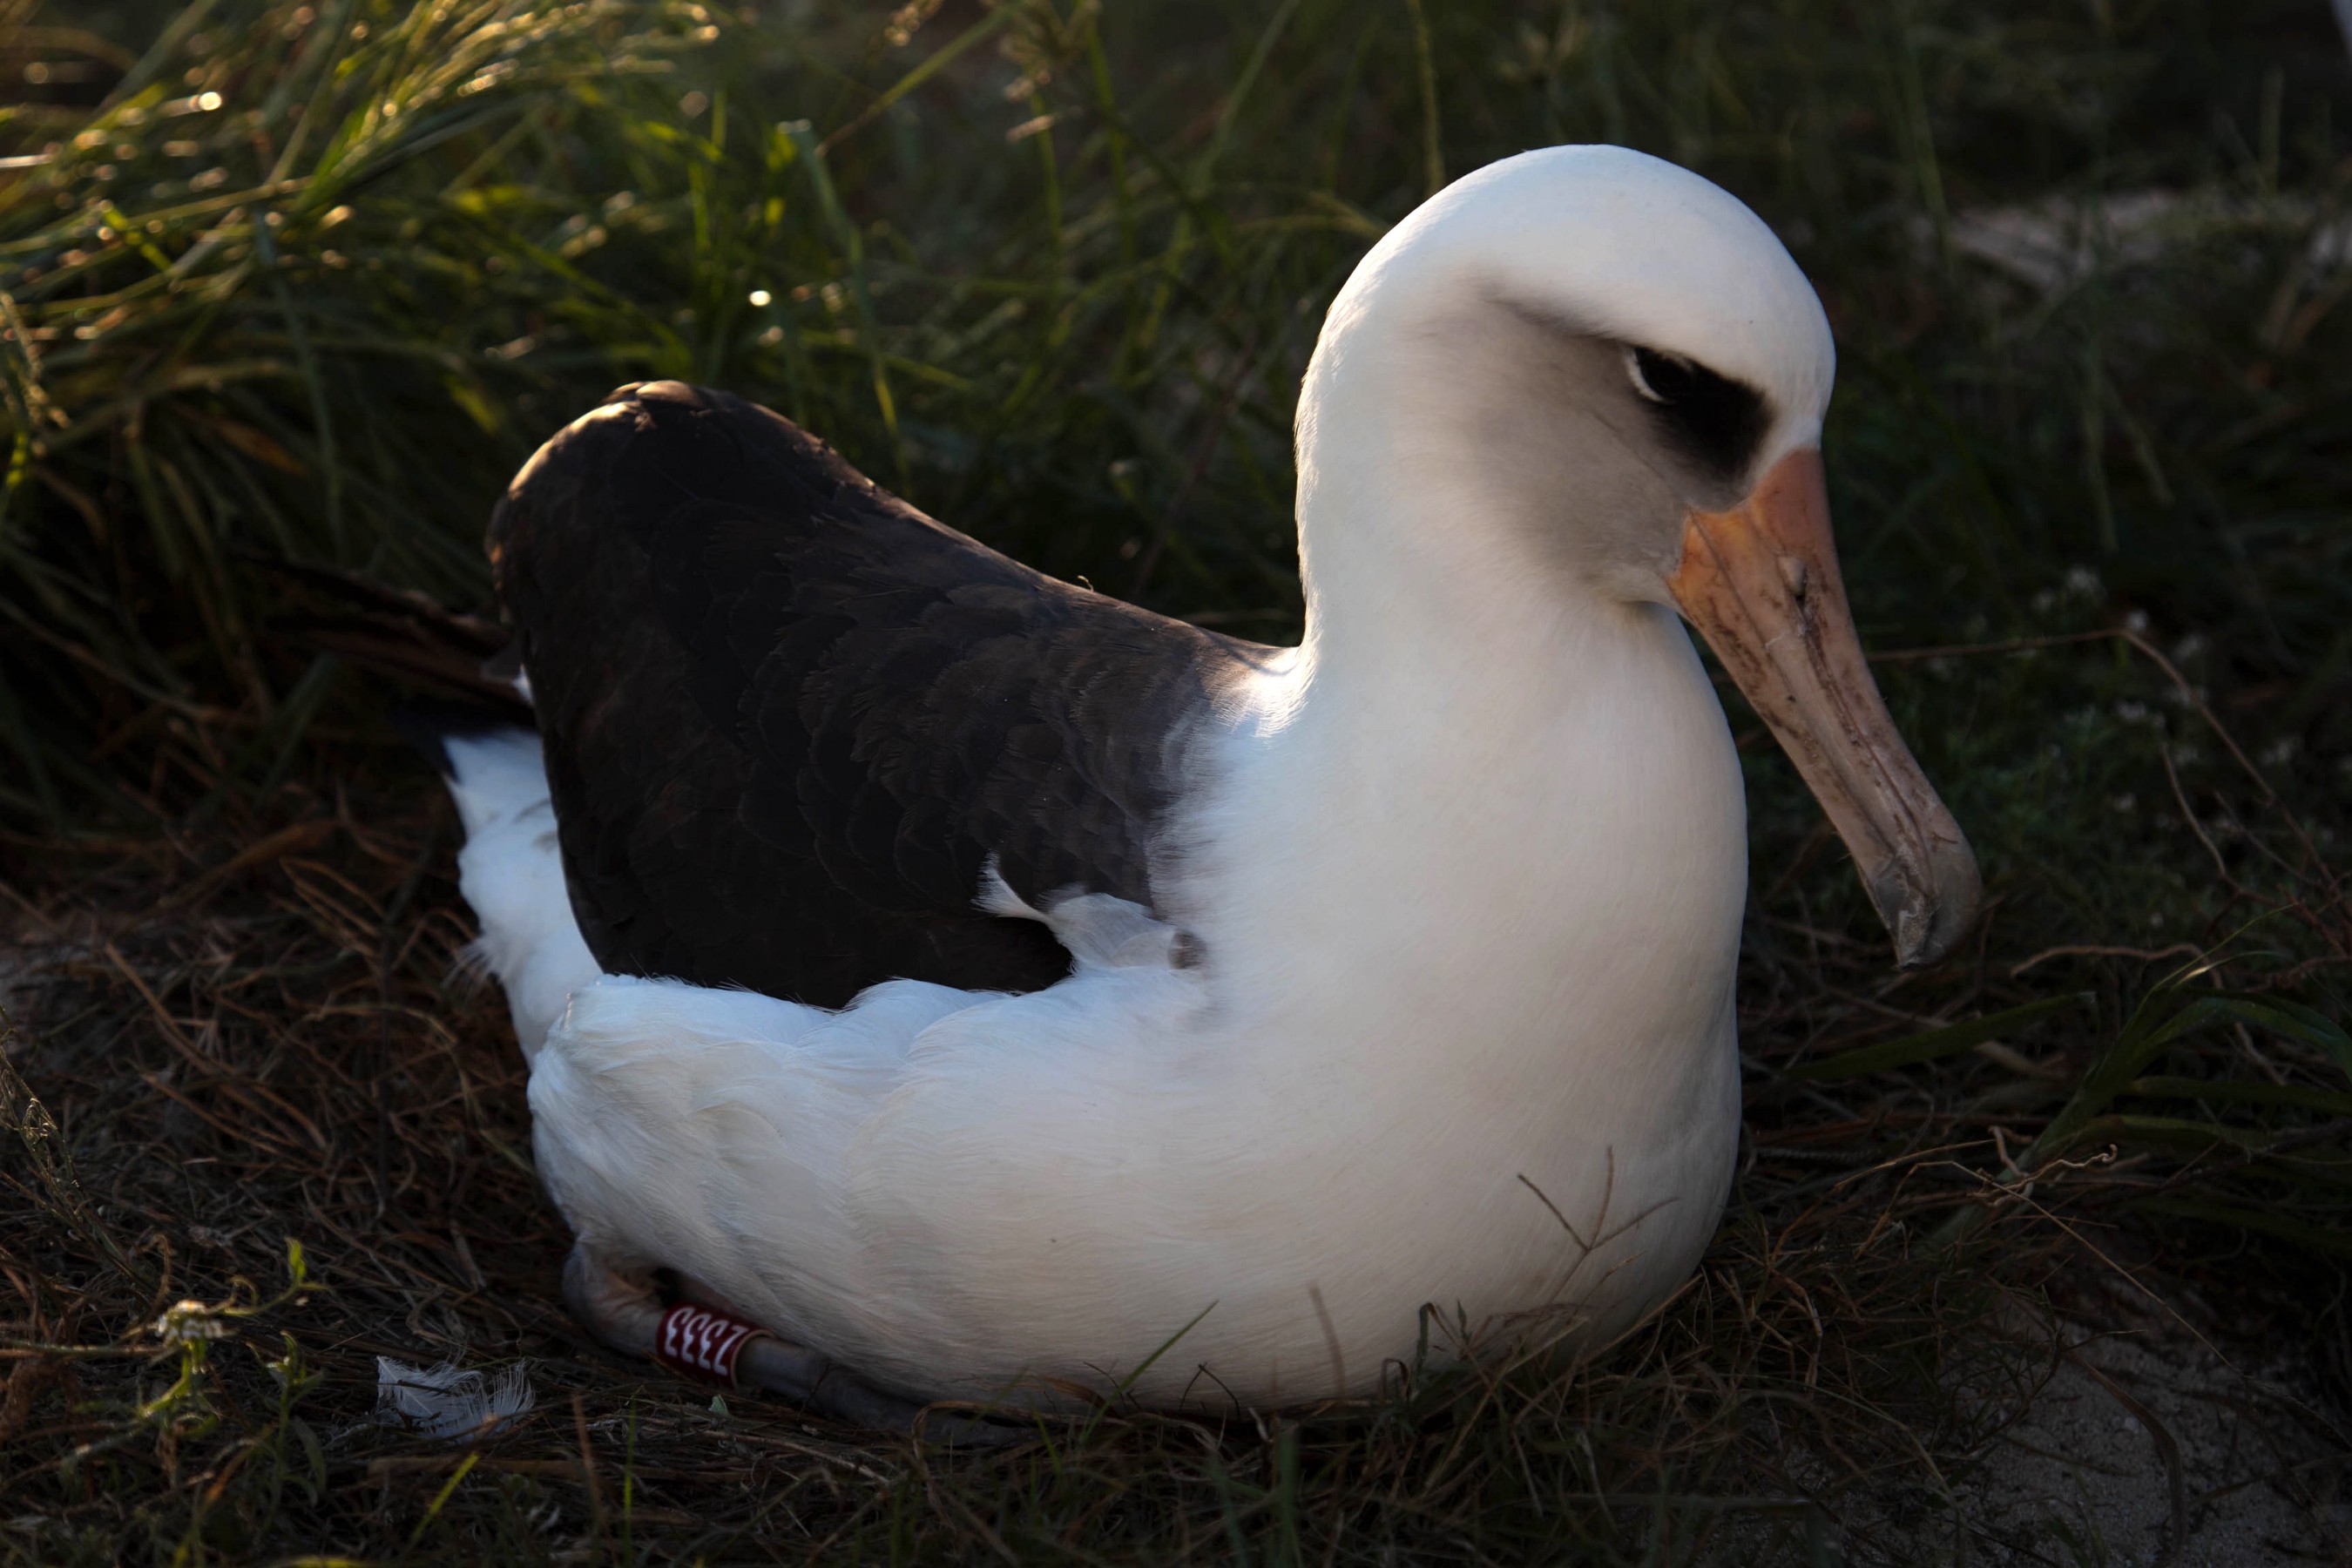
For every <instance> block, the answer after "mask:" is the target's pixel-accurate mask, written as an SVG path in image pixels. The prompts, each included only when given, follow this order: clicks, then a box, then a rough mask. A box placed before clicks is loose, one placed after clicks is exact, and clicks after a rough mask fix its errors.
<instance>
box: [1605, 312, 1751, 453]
mask: <svg viewBox="0 0 2352 1568" xmlns="http://www.w3.org/2000/svg"><path fill="white" fill-rule="evenodd" d="M1622 352H1623V353H1624V357H1625V379H1626V381H1627V382H1628V383H1630V384H1632V386H1633V390H1634V392H1635V393H1636V394H1638V395H1640V397H1641V399H1642V401H1643V402H1644V403H1647V404H1649V405H1650V406H1651V408H1652V410H1653V411H1654V415H1655V417H1656V422H1657V426H1658V429H1659V431H1660V433H1661V434H1662V435H1663V436H1664V437H1665V439H1666V440H1667V441H1668V442H1670V443H1671V444H1672V445H1674V446H1675V447H1680V448H1681V449H1682V450H1683V451H1684V452H1685V454H1686V455H1688V456H1689V457H1690V458H1692V459H1694V460H1695V461H1696V462H1697V463H1698V464H1699V465H1701V466H1702V467H1703V468H1707V469H1710V470H1712V471H1713V472H1715V473H1716V474H1717V475H1720V476H1722V477H1723V478H1725V479H1734V478H1737V477H1738V475H1739V474H1740V473H1741V472H1742V471H1743V470H1744V469H1745V468H1747V466H1748V459H1749V458H1752V457H1754V456H1755V453H1756V447H1757V445H1758V443H1759V442H1760V441H1761V440H1762V439H1763V437H1764V432H1765V430H1766V428H1767V427H1768V426H1769V425H1770V424H1771V422H1772V421H1771V409H1770V407H1769V405H1768V404H1767V403H1766V402H1765V399H1764V395H1763V394H1762V393H1760V392H1759V391H1757V390H1756V389H1755V388H1754V387H1752V386H1749V385H1748V384H1746V383H1745V382H1738V381H1734V380H1732V379H1731V378H1730V377H1729V376H1727V375H1723V374H1718V373H1717V372H1715V371H1712V370H1709V369H1707V367H1706V366H1705V365H1703V364H1700V363H1697V362H1696V361H1694V360H1686V359H1685V358H1683V357H1682V356H1681V355H1679V354H1670V353H1659V352H1658V351H1657V350H1656V349H1645V348H1643V347H1641V346H1639V345H1638V344H1634V343H1627V344H1625V345H1624V347H1623V351H1622Z"/></svg>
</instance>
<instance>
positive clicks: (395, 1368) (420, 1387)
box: [375, 1355, 539, 1442]
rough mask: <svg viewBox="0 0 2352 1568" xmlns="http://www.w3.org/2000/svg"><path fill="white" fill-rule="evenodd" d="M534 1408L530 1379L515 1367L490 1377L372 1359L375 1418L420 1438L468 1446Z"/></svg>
mask: <svg viewBox="0 0 2352 1568" xmlns="http://www.w3.org/2000/svg"><path fill="white" fill-rule="evenodd" d="M538 1403H539V1394H538V1393H537V1391H536V1390H534V1389H533V1388H532V1387H531V1385H530V1374H529V1373H526V1372H524V1370H523V1368H522V1366H521V1364H520V1363H516V1364H515V1365H513V1366H510V1367H508V1368H507V1369H506V1370H505V1371H503V1372H501V1373H499V1374H498V1375H497V1376H496V1377H494V1378H488V1379H486V1378H484V1377H483V1375H482V1374H481V1373H478V1372H476V1371H473V1370H472V1369H470V1368H467V1367H460V1366H459V1365H458V1364H457V1363H456V1362H443V1363H441V1364H440V1365H439V1366H433V1367H424V1366H411V1365H409V1364H408V1363H406V1362H403V1361H394V1360H393V1359H392V1357H390V1356H382V1355H380V1356H378V1357H376V1358H375V1418H376V1420H377V1421H379V1422H381V1423H383V1425H385V1426H404V1427H406V1428H407V1429H408V1430H409V1431H411V1432H414V1433H416V1434H417V1435H418V1436H425V1437H439V1438H444V1439H446V1440H447V1441H450V1442H470V1441H471V1440H473V1439H474V1438H477V1437H482V1436H488V1435H489V1434H490V1433H491V1432H493V1431H496V1430H497V1429H498V1428H499V1426H503V1425H505V1424H506V1423H507V1422H509V1421H511V1420H513V1419H514V1418H515V1417H516V1416H518V1415H522V1414H523V1413H524V1412H526V1411H528V1410H530V1407H531V1406H532V1405H536V1404H538Z"/></svg>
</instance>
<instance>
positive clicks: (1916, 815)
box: [1667, 449, 1983, 969]
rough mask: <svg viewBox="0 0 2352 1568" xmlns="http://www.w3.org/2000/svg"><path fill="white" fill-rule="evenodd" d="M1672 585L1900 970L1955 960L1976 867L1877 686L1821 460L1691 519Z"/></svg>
mask: <svg viewBox="0 0 2352 1568" xmlns="http://www.w3.org/2000/svg"><path fill="white" fill-rule="evenodd" d="M1667 586H1668V587H1669V588H1670V589H1671V590H1672V591H1673V593H1674V596H1675V603H1676V604H1677V605H1681V606H1682V612H1683V614H1684V615H1685V616H1687V617H1688V618H1689V620H1690V623H1691V625H1693V626H1696V627H1697V628H1698V630H1699V634H1700V635H1701V636H1703V637H1706V641H1707V646H1708V647H1712V648H1713V649H1715V654H1716V657H1717V658H1719V659H1721V660H1722V661H1723V665H1724V668H1726V669H1727V670H1728V671H1730V673H1731V678H1732V679H1733V680H1735V681H1737V682H1738V684H1739V689H1740V691H1741V692H1742V693H1744V694H1745V695H1746V697H1747V698H1748V701H1749V702H1750V703H1752V704H1753V705H1754V706H1755V709H1756V710H1757V711H1758V712H1759V713H1761V714H1762V715H1763V716H1764V721H1765V722H1766V723H1767V724H1769V725H1770V726H1771V728H1772V733H1773V734H1774V736H1776V737H1777V738H1778V739H1779V741H1780V744H1781V746H1782V747H1783V748H1784V749H1785V750H1786V751H1787V752H1788V753H1789V756H1790V759H1791V760H1792V761H1794V762H1795V763H1796V764H1797V771H1798V772H1799V773H1801V774H1803V775H1804V780H1805V783H1806V784H1808V785H1810V786H1811V789H1812V792H1813V795H1814V796H1815V798H1817V799H1818V800H1820V802H1821V803H1822V809H1823V810H1825V811H1827V812H1828V813H1829V818H1830V822H1831V823H1832V826H1835V827H1836V828H1837V830H1838V834H1839V836H1840V837H1843V838H1844V840H1845V842H1846V847H1847V848H1849V849H1851V850H1852V851H1853V858H1854V863H1855V865H1856V866H1857V867H1858V868H1860V870H1861V872H1862V880H1863V885H1864V887H1865V888H1867V889H1869V890H1870V900H1871V902H1872V903H1873V904H1874V905H1876V906H1877V909H1878V917H1879V919H1881V920H1883V921H1885V922H1886V929H1887V931H1889V932H1890V933H1892V934H1893V936H1894V938H1895V961H1896V962H1897V963H1900V964H1902V965H1903V967H1905V968H1906V969H1910V968H1915V967H1917V966H1919V965H1921V964H1927V963H1935V962H1936V961H1937V959H1939V958H1941V957H1943V956H1944V955H1945V954H1946V953H1947V952H1950V951H1951V950H1952V946H1953V944H1954V943H1956V942H1958V941H1959V939H1960V937H1961V935H1962V934H1963V933H1964V932H1966V931H1967V930H1968V928H1969V925H1970V924H1971V923H1972V922H1973V921H1975V919H1976V913H1977V904H1978V900H1979V897H1980V895H1981V893H1982V891H1983V888H1982V884H1981V883H1980V882H1979V879H1978V876H1977V862H1976V856H1975V855H1974V854H1973V853H1971V852H1970V850H1969V841H1968V839H1967V838H1965V837H1962V835H1961V833H1960V828H1959V824H1958V823H1957V822H1955V821H1953V820H1952V814H1951V813H1950V812H1949V811H1948V810H1947V809H1945V806H1944V803H1943V802H1942V801H1941V800H1940V799H1938V798H1937V795H1936V790H1935V786H1934V785H1932V784H1929V783H1928V782H1927V775H1926V774H1924V773H1921V772H1920V771H1919V764H1918V763H1917V762H1916V761H1914V760H1913V758H1912V755H1911V752H1910V749H1909V748H1908V747H1906V745H1904V743H1903V737H1902V736H1901V735H1899V734H1897V733H1895V721H1893V720H1892V719H1890V718H1889V717H1888V716H1887V712H1886V704H1885V701H1884V700H1881V698H1880V697H1879V695H1878V687H1877V684H1876V683H1875V682H1874V681H1873V680H1872V679H1871V678H1870V666H1869V664H1868V663H1867V662H1866V661H1865V660H1864V658H1863V653H1862V640H1861V638H1860V637H1857V636H1856V635H1855V633H1854V629H1853V614H1852V612H1851V611H1849V610H1848V609H1847V608H1846V600H1845V584H1843V582H1842V581H1841V580H1840V579H1839V576H1838V566H1837V548H1836V546H1835V545H1834V544H1832V542H1831V540H1830V509H1829V492H1828V489H1827V487H1826V485H1825V483H1824V481H1823V479H1822V455H1821V453H1820V452H1818V451H1814V450H1811V449H1807V450H1803V451H1796V452H1791V453H1790V454H1789V455H1788V456H1787V457H1785V458H1781V459H1780V461H1779V462H1778V463H1776V464H1774V465H1773V467H1772V468H1771V470H1770V471H1769V472H1768V473H1767V474H1766V475H1765V476H1764V478H1763V479H1762V480H1761V481H1759V483H1758V484H1757V486H1756V488H1755V489H1754V490H1753V491H1752V492H1750V493H1749V495H1748V498H1747V499H1746V500H1743V501H1741V502H1740V503H1739V504H1738V506H1736V507H1733V508H1732V509H1730V510H1727V511H1694V512H1692V513H1691V514H1690V516H1689V518H1688V520H1687V521H1685V524H1684V527H1683V555H1682V563H1681V565H1680V566H1679V567H1677V568H1676V570H1675V574H1674V575H1673V576H1672V577H1671V578H1669V579H1668V580H1667Z"/></svg>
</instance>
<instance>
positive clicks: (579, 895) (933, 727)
mask: <svg viewBox="0 0 2352 1568" xmlns="http://www.w3.org/2000/svg"><path fill="white" fill-rule="evenodd" d="M489 544H490V558H491V563H492V568H493V571H494V573H495V574H496V576H497V580H498V585H499V596H500V598H501V599H502V601H503V602H504V605H505V607H506V613H507V616H508V617H509V620H510V621H512V623H513V624H514V626H515V629H516V631H517V633H518V634H519V636H520V641H521V646H522V657H523V663H524V666H525V668H526V669H527V670H528V672H529V674H530V684H531V697H532V701H533V705H534V707H535V708H536V709H537V710H538V716H539V730H540V735H541V740H542V742H544V744H545V747H546V752H547V768H548V782H549V784H550V785H551V790H552V793H553V798H554V805H555V814H556V823H557V827H558V832H559V835H560V837H561V842H562V851H563V865H564V874H565V877H566V879H567V881H568V882H569V884H570V888H571V893H572V909H573V910H574V911H575V912H576V913H577V915H578V916H579V920H580V926H581V930H582V931H583V934H584V935H585V936H586V938H587V941H588V946H589V949H590V951H591V952H593V953H594V954H595V956H596V959H597V962H598V963H601V964H603V965H604V968H605V969H606V970H608V971H611V972H614V973H630V974H648V975H669V976H674V977H677V978H679V979H683V980H688V981H692V982H695V983H697V984H706V985H719V984H740V985H744V986H748V987H750V988H751V989H753V990H757V991H761V992H765V993H767V994H771V995H775V996H782V997H788V998H791V999H793V1000H797V1001H803V1002H809V1003H814V1004H816V1005H823V1006H838V1005H842V1004H843V1003H845V1002H846V1001H848V1000H849V998H850V997H851V996H853V995H855V994H856V993H857V992H858V991H860V990H862V989H864V988H865V987H866V986H867V985H870V984H875V983H877V982H878V981H882V980H888V979H894V978H901V977H903V978H911V979H918V980H929V981H935V982H938V983H940V984H948V985H955V986H961V987H966V988H973V989H985V990H996V991H1025V990H1034V989H1037V988H1040V987H1042V986H1045V985H1049V984H1052V983H1053V982H1054V981H1055V980H1057V979H1059V978H1061V977H1062V976H1063V975H1064V974H1066V973H1067V972H1068V969H1069V957H1068V954H1067V953H1066V952H1064V951H1063V950H1062V948H1061V946H1060V945H1059V944H1058V943H1057V942H1055V940H1054V938H1053V936H1052V935H1051V934H1050V933H1049V932H1048V931H1046V929H1045V927H1044V926H1042V925H1039V924H1037V923H1036V922H1034V921H1027V920H1018V919H1005V918H1003V917H999V916H995V915H991V914H987V913H984V912H982V910H979V909H978V908H976V907H975V904H974V901H973V900H974V899H975V898H976V897H977V896H978V894H979V892H980V890H981V884H982V875H983V871H984V868H986V867H987V866H988V865H990V864H991V863H992V862H993V864H994V865H995V866H996V868H997V869H998V871H999V873H1000V874H1001V875H1002V876H1003V879H1004V880H1005V882H1006V883H1007V884H1008V885H1009V886H1010V887H1011V888H1012V889H1013V891H1014V892H1015V893H1017V894H1019V895H1020V896H1021V897H1022V898H1023V899H1024V900H1026V901H1028V902H1029V903H1030V904H1032V905H1036V906H1042V905H1043V904H1045V902H1047V901H1048V900H1050V899H1051V898H1052V897H1054V896H1055V895H1058V894H1061V893H1063V892H1065V891H1067V890H1083V891H1087V892H1104V893H1112V894H1116V895H1117V896H1118V897H1120V898H1123V899H1129V900H1134V901H1135V902H1137V903H1139V904H1141V905H1144V906H1145V907H1147V908H1156V905H1155V904H1154V896H1153V895H1154V888H1153V880H1152V879H1153V856H1154V848H1155V845H1156V844H1157V842H1158V840H1159V837H1160V827H1161V825H1162V823H1163V822H1164V820H1165V818H1166V816H1167V814H1168V812H1169V809H1170V807H1171V805H1173V804H1174V803H1175V800H1176V796H1177V793H1178V791H1179V790H1180V789H1181V787H1182V784H1183V780H1182V779H1181V777H1180V776H1179V769H1180V766H1181V751H1182V742H1183V740H1184V738H1185V736H1186V735H1187V734H1188V733H1189V732H1190V731H1192V730H1193V728H1194V727H1195V726H1196V725H1197V724H1198V723H1199V722H1200V721H1202V719H1203V718H1204V717H1205V716H1206V715H1207V713H1208V711H1209V710H1210V708H1211V707H1212V705H1213V702H1214V700H1215V698H1216V694H1217V692H1218V690H1219V689H1220V688H1221V687H1222V686H1223V685H1224V684H1225V683H1227V682H1229V681H1231V680H1233V679H1237V678H1238V677H1239V676H1240V675H1241V673H1242V672H1244V670H1245V669H1246V668H1249V667H1250V666H1251V665H1253V664H1255V663H1257V662H1259V661H1260V660H1262V659H1263V658H1264V657H1265V654H1266V652H1267V651H1268V650H1266V649H1264V648H1261V647H1256V646H1255V645H1252V644H1247V643H1241V642H1237V641H1234V640H1233V639H1230V638H1226V637H1218V636H1216V635H1214V634H1213V633H1210V632H1205V631H1202V630H1201V629H1200V628H1199V627H1196V626H1187V625H1185V624H1183V623H1182V622H1180V621H1171V620H1168V619H1166V618H1164V617H1162V616H1155V615H1152V614H1150V613H1149V612H1147V611H1144V610H1139V609H1137V608H1136V607H1134V606H1133V605H1126V604H1122V603H1120V602H1118V600H1115V599H1108V598H1105V597H1103V596H1102V595H1098V594H1093V593H1088V592H1087V591H1085V590H1083V589H1079V588H1076V587H1072V586H1070V585H1069V584H1065V583H1060V582H1056V581H1055V580H1054V579H1052V578H1050V577H1046V576H1045V575H1043V574H1039V573H1036V572H1033V571H1031V570H1030V569H1029V568H1027V567H1025V566H1023V565H1021V564H1019V563H1016V562H1013V561H1011V560H1009V559H1007V558H1006V557H1004V556H1003V555H1000V554H998V553H997V552H994V551H992V550H990V549H988V548H986V547H985V546H983V545H982V544H980V543H978V542H974V541H972V540H971V539H967V538H966V537H964V536H963V535H962V534H960V533H957V532H955V531H952V530H950V529H947V528H943V527H941V526H940V524H938V523H936V522H934V521H931V520H930V519H929V518H927V517H925V516H924V515H922V514H921V513H920V512H919V511H917V510H914V509H913V508H912V507H910V506H908V505H907V504H906V503H905V502H903V501H900V500H898V499H897V498H896V497H894V496H892V495H890V494H888V493H887V492H886V491H884V490H882V489H877V487H876V486H875V485H873V484H872V483H871V482H870V481H868V480H867V479H865V478H864V477H863V476H861V475H860V474H859V473H857V471H856V469H854V468H851V467H850V466H849V465H848V464H847V463H845V462H844V461H843V460H842V459H841V458H840V457H838V456H837V455H836V454H835V452H834V451H833V450H832V449H831V448H830V447H826V446H825V445H824V443H823V442H820V441H818V440H815V439H814V438H813V437H810V436H808V435H806V434H805V433H804V432H803V431H802V430H800V429H799V428H798V427H797V426H794V425H793V424H792V423H791V422H790V421H788V420H786V419H784V418H782V416H779V415H776V414H773V413H771V412H769V411H768V410H767V409H764V408H761V407H759V406H758V405H754V404H751V403H748V402H745V401H744V400H743V399H741V398H738V397H733V396H730V395H727V394H725V393H719V392H710V391H706V390H702V389H699V388H695V387H689V386H686V385H683V384H679V383H677V382H655V383H648V384H641V385H637V386H631V387H624V388H623V389H621V390H620V391H619V392H617V393H615V394H614V395H613V396H612V397H611V398H610V399H608V400H607V402H606V403H605V404H604V406H603V407H601V408H599V409H597V410H596V411H595V412H593V413H592V414H590V415H588V416H585V417H584V418H583V419H581V420H579V421H578V422H577V423H575V424H573V425H572V426H571V427H570V428H568V429H566V430H565V431H563V432H562V434H561V435H559V436H557V437H555V438H554V439H553V440H551V441H550V442H549V443H548V444H547V445H546V446H545V447H542V448H541V451H540V453H539V455H538V456H537V457H535V458H532V459H531V461H530V464H529V465H527V466H526V467H525V468H524V469H523V471H522V472H521V474H520V476H518V477H517V479H516V480H515V482H514V485H513V487H512V488H511V489H509V492H508V494H507V497H506V500H504V501H503V502H502V503H501V504H500V505H499V509H498V512H497V514H496V516H495V517H494V518H493V519H492V521H491V523H490V541H489Z"/></svg>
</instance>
